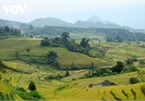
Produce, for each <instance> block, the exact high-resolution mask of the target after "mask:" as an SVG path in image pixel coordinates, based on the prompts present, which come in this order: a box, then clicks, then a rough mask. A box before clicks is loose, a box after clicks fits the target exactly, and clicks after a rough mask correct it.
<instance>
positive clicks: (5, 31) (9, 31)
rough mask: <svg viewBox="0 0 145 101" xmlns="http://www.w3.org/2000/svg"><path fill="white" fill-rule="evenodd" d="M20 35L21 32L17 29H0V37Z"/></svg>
mask: <svg viewBox="0 0 145 101" xmlns="http://www.w3.org/2000/svg"><path fill="white" fill-rule="evenodd" d="M8 35H21V30H20V29H17V28H10V27H8V26H4V27H0V36H8Z"/></svg>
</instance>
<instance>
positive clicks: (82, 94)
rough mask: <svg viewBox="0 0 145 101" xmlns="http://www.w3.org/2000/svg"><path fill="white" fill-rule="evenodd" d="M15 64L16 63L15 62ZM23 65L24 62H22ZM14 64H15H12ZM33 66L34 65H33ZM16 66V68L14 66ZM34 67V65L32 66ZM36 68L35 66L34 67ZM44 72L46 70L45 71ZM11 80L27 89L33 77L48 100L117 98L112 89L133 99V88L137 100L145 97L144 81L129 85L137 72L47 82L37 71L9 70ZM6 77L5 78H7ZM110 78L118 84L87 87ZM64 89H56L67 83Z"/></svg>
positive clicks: (11, 82)
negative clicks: (142, 88)
mask: <svg viewBox="0 0 145 101" xmlns="http://www.w3.org/2000/svg"><path fill="white" fill-rule="evenodd" d="M9 63H10V64H11V65H12V63H11V62H6V64H9ZM14 64H15V63H14ZM21 65H22V64H21ZM12 66H14V65H12ZM25 66H27V64H23V66H22V67H21V68H23V67H25ZM32 66H33V65H32ZM14 68H16V67H15V66H14ZM30 68H33V67H30ZM34 69H35V68H34ZM82 71H83V70H80V71H76V72H75V71H74V72H73V71H72V75H73V74H77V73H78V74H79V73H80V72H82ZM47 72H48V71H47ZM43 73H44V72H43ZM5 76H6V77H7V79H8V77H9V78H11V79H9V80H10V81H9V83H10V84H12V85H13V86H16V85H17V84H20V87H24V88H25V89H26V90H27V88H28V83H29V81H30V80H31V79H33V81H34V82H35V83H36V86H37V91H38V92H39V93H40V94H41V95H43V96H44V97H45V99H47V100H50V99H51V100H102V99H106V100H115V98H114V97H113V96H112V94H111V93H110V92H111V91H112V92H113V93H115V94H116V97H117V98H120V99H123V100H133V99H134V95H133V94H132V92H131V91H130V90H131V89H133V90H134V91H135V92H136V93H137V95H136V99H137V100H142V99H144V95H143V94H142V92H141V90H140V86H141V85H143V84H144V83H138V84H135V85H129V82H128V81H129V78H130V77H136V73H135V72H133V73H126V74H119V75H112V76H107V77H96V78H88V79H80V80H76V81H71V82H63V81H61V82H60V81H56V80H52V81H51V82H47V81H44V80H41V79H40V78H39V76H38V74H37V73H33V74H23V75H22V74H19V73H16V72H8V71H7V73H6V75H5ZM20 76H22V79H19V78H20ZM41 76H43V74H40V77H41ZM6 77H5V78H6ZM106 79H107V80H110V81H112V82H114V83H116V84H117V85H118V86H108V87H96V88H87V87H88V85H89V84H91V83H92V84H97V83H100V82H102V81H104V80H106ZM66 84H68V85H69V86H65V88H64V89H62V90H57V91H56V89H57V88H58V87H59V86H60V85H66ZM122 90H124V91H125V92H126V93H127V94H128V95H129V97H128V98H126V96H125V95H124V94H123V93H122ZM15 99H17V100H19V99H20V98H19V97H18V96H16V97H15Z"/></svg>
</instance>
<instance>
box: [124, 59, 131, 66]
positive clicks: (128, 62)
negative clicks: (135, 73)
mask: <svg viewBox="0 0 145 101" xmlns="http://www.w3.org/2000/svg"><path fill="white" fill-rule="evenodd" d="M125 62H126V65H127V66H128V67H131V66H133V59H131V58H128V59H127V60H126V61H125Z"/></svg>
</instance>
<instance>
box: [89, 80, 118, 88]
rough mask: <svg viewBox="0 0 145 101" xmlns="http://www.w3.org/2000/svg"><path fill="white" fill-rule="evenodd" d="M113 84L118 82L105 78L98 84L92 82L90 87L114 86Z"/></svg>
mask: <svg viewBox="0 0 145 101" xmlns="http://www.w3.org/2000/svg"><path fill="white" fill-rule="evenodd" d="M112 85H116V84H115V83H113V82H111V81H109V80H104V81H103V82H101V83H98V84H90V85H89V87H90V88H94V87H99V86H112Z"/></svg>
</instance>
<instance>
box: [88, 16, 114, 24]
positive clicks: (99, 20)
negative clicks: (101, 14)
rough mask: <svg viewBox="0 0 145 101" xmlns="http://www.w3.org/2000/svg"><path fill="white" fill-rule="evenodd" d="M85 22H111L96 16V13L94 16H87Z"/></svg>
mask: <svg viewBox="0 0 145 101" xmlns="http://www.w3.org/2000/svg"><path fill="white" fill-rule="evenodd" d="M86 22H94V23H97V22H101V23H103V24H109V23H111V22H110V21H108V20H106V21H103V20H101V19H100V18H98V17H97V16H96V15H94V16H92V17H90V18H88V19H87V20H86Z"/></svg>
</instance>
